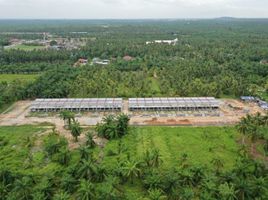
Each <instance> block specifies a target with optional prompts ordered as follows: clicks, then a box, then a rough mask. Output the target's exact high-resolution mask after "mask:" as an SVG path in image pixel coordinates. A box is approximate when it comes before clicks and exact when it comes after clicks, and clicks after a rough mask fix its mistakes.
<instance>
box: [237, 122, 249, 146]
mask: <svg viewBox="0 0 268 200" xmlns="http://www.w3.org/2000/svg"><path fill="white" fill-rule="evenodd" d="M236 128H237V130H238V132H239V133H241V134H242V135H243V138H242V143H243V145H244V144H245V136H246V135H247V134H248V123H247V120H246V118H243V119H242V120H241V121H240V122H239V124H238V125H237V126H236Z"/></svg>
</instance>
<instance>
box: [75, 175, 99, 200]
mask: <svg viewBox="0 0 268 200" xmlns="http://www.w3.org/2000/svg"><path fill="white" fill-rule="evenodd" d="M95 197H96V194H95V189H94V185H93V184H92V183H91V182H90V181H89V180H85V179H82V180H81V182H80V186H79V189H78V198H77V199H79V200H93V199H95Z"/></svg>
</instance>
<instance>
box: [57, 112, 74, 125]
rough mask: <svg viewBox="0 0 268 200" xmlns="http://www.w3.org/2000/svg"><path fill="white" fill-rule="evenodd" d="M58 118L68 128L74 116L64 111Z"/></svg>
mask: <svg viewBox="0 0 268 200" xmlns="http://www.w3.org/2000/svg"><path fill="white" fill-rule="evenodd" d="M60 118H61V119H63V120H64V123H65V122H66V121H67V126H68V128H70V125H71V123H72V121H73V122H74V121H75V114H74V113H73V112H70V111H68V110H64V111H61V112H60Z"/></svg>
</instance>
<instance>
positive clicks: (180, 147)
mask: <svg viewBox="0 0 268 200" xmlns="http://www.w3.org/2000/svg"><path fill="white" fill-rule="evenodd" d="M238 137H239V135H238V134H237V132H236V131H235V129H234V128H232V127H141V128H131V133H130V134H129V135H127V136H125V137H124V138H123V139H122V142H123V144H124V146H125V147H126V148H127V153H129V154H130V155H131V157H132V156H134V157H136V158H137V159H141V158H142V157H143V155H144V153H145V151H146V150H147V149H150V148H153V147H156V148H158V149H159V150H160V154H161V157H162V160H163V165H162V167H163V168H171V167H173V166H179V163H180V158H181V156H182V154H187V155H188V162H189V164H191V165H203V166H207V167H209V168H211V167H212V164H211V161H212V159H213V158H218V159H221V160H222V161H223V163H224V168H225V169H226V170H228V169H231V168H232V167H233V164H234V162H235V159H236V156H237V150H238V146H237V144H236V139H237V138H238ZM117 146H118V140H117V141H116V140H115V141H111V142H109V143H108V145H107V146H106V148H105V153H106V155H107V153H108V152H109V151H116V149H117ZM116 158H117V156H106V158H105V160H104V162H105V164H106V165H107V166H110V167H111V168H113V167H114V165H116V163H117V159H116Z"/></svg>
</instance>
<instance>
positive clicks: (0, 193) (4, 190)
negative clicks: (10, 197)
mask: <svg viewBox="0 0 268 200" xmlns="http://www.w3.org/2000/svg"><path fill="white" fill-rule="evenodd" d="M10 187H11V184H7V185H6V184H4V183H2V182H0V199H5V197H6V195H7V194H8V193H9V191H10Z"/></svg>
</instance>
